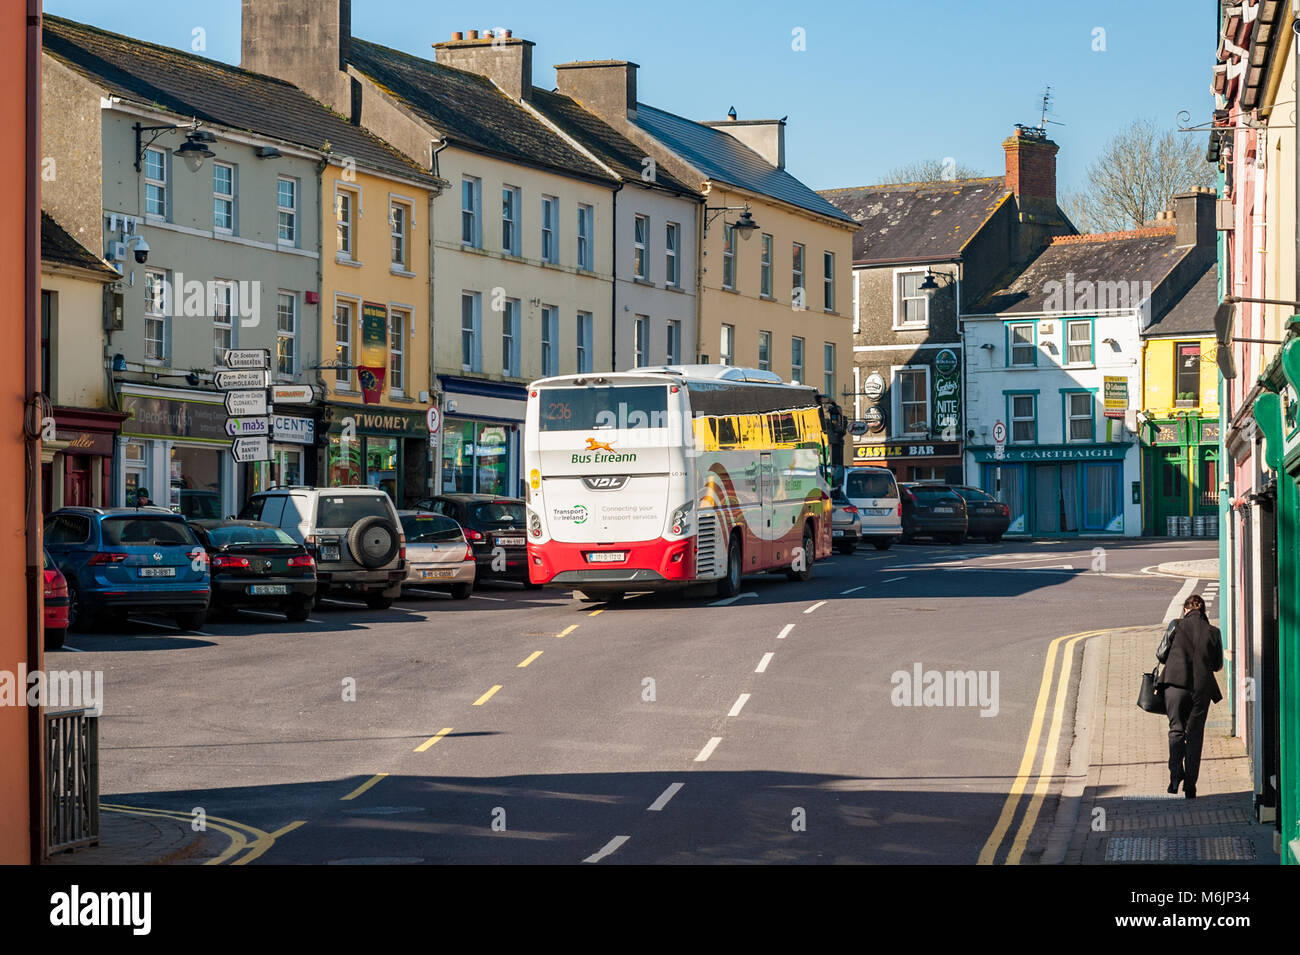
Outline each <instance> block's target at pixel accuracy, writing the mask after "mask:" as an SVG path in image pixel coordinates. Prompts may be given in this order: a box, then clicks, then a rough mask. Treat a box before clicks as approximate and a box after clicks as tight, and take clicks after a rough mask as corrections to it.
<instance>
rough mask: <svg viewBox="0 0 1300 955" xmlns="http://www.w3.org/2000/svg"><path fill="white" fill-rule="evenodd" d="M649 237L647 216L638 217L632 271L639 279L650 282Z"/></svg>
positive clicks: (634, 232)
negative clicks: (647, 247) (647, 245)
mask: <svg viewBox="0 0 1300 955" xmlns="http://www.w3.org/2000/svg"><path fill="white" fill-rule="evenodd" d="M649 236H650V220H649V219H647V218H646V217H645V216H637V217H636V220H635V222H634V224H633V235H632V249H633V252H632V255H633V262H632V271H633V274H634V275H635V276H636V277H637V278H639V279H642V280H644V281H649V280H650V257H649V256H648V255H647V254H646V242H647V241H648V240H649Z"/></svg>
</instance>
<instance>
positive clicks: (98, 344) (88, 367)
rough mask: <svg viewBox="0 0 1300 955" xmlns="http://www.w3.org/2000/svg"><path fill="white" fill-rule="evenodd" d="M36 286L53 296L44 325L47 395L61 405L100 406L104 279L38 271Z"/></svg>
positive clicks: (104, 403) (103, 402)
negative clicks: (52, 307)
mask: <svg viewBox="0 0 1300 955" xmlns="http://www.w3.org/2000/svg"><path fill="white" fill-rule="evenodd" d="M41 290H42V291H49V292H53V293H54V294H55V296H56V298H55V301H56V306H55V315H54V320H53V322H52V323H51V327H50V352H51V354H50V376H51V378H52V379H53V381H52V382H50V383H49V384H48V385H47V387H48V394H49V396H50V399H51V400H52V401H53V402H54V403H55V404H56V405H60V406H63V407H73V408H106V407H108V404H107V394H106V391H107V387H106V386H107V381H108V378H107V375H106V374H105V371H104V283H102V282H99V281H96V280H94V279H88V278H83V277H80V276H77V275H74V274H70V273H68V272H58V271H49V270H42V272H41Z"/></svg>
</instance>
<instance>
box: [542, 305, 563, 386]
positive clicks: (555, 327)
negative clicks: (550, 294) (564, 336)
mask: <svg viewBox="0 0 1300 955" xmlns="http://www.w3.org/2000/svg"><path fill="white" fill-rule="evenodd" d="M559 340H560V310H559V309H558V308H556V307H555V306H554V305H543V306H542V376H543V377H548V376H550V375H558V374H559V373H560V360H559V351H558V350H557V348H556V346H557V345H558V344H559Z"/></svg>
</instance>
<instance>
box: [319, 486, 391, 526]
mask: <svg viewBox="0 0 1300 955" xmlns="http://www.w3.org/2000/svg"><path fill="white" fill-rule="evenodd" d="M366 517H383V518H389V519H391V518H392V515H391V514H390V513H389V511H388V498H387V497H386V496H385V495H383V494H337V495H329V494H322V495H321V496H320V504H319V506H318V507H317V510H316V526H318V527H351V526H352V525H353V524H355V523H356V522H357V521H359V520H361V519H362V518H366Z"/></svg>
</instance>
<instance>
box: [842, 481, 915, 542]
mask: <svg viewBox="0 0 1300 955" xmlns="http://www.w3.org/2000/svg"><path fill="white" fill-rule="evenodd" d="M844 494H845V496H846V497H848V499H849V500H850V501H851V502H853V505H854V507H856V508H857V509H858V516H859V517H860V518H861V520H862V539H863V540H864V541H871V543H873V544H875V545H876V549H877V550H888V549H889V545H890V544H892V543H893V542H894V541H895V539H897V538H899V537H902V536H903V502H902V500H900V499H899V496H898V481H896V480H895V479H894V472H893V471H890V470H889V469H888V468H848V469H847V470H846V471H845V472H844Z"/></svg>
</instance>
